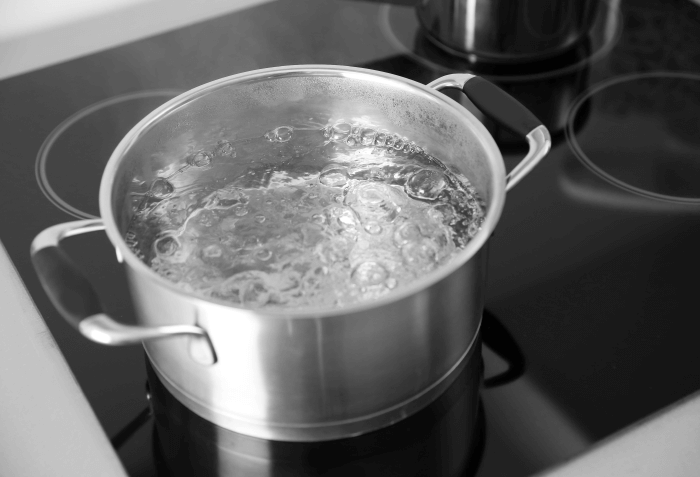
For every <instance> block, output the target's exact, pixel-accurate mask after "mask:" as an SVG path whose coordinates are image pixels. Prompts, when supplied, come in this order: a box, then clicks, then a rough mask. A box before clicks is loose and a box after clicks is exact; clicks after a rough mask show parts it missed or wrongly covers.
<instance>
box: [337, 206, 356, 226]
mask: <svg viewBox="0 0 700 477" xmlns="http://www.w3.org/2000/svg"><path fill="white" fill-rule="evenodd" d="M338 223H339V224H340V226H341V227H343V228H346V229H349V228H352V227H355V225H357V222H356V220H355V216H354V215H353V213H352V212H350V211H349V210H347V209H346V210H343V211H342V212H341V213H340V215H339V216H338Z"/></svg>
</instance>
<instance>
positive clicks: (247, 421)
mask: <svg viewBox="0 0 700 477" xmlns="http://www.w3.org/2000/svg"><path fill="white" fill-rule="evenodd" d="M444 88H459V89H462V90H463V91H464V92H465V93H466V94H467V95H468V96H469V97H470V98H471V99H472V101H473V102H474V103H475V104H477V106H478V107H480V108H481V109H482V110H483V111H485V112H486V113H487V114H490V115H492V116H493V117H495V118H496V119H498V120H500V121H501V122H503V123H504V124H507V125H510V127H511V128H513V129H514V130H515V131H517V132H520V133H521V134H523V135H524V136H526V137H527V140H528V141H529V143H530V151H529V153H528V155H527V156H526V157H525V159H523V161H522V162H521V163H520V164H519V165H518V166H517V167H516V168H515V169H514V170H513V171H512V172H511V173H510V174H508V175H506V172H505V169H504V166H503V161H502V157H501V155H500V153H499V150H498V148H497V147H496V144H495V143H494V141H493V139H492V138H491V136H489V134H488V132H487V131H486V129H485V128H484V127H483V126H482V125H481V123H479V121H477V120H476V119H475V118H474V116H472V115H471V114H470V113H469V112H468V111H467V110H466V109H464V108H462V107H461V106H460V105H459V104H457V103H456V102H454V101H452V100H451V99H449V98H448V97H447V96H445V95H443V94H441V93H440V92H439V90H441V89H444ZM363 117H364V118H371V120H372V122H373V123H374V124H375V125H377V126H380V127H381V126H384V127H387V128H389V127H390V128H391V131H392V132H396V133H398V134H401V135H405V136H408V137H410V138H412V139H413V140H415V141H416V142H417V143H418V144H420V145H421V146H423V147H425V148H426V149H427V150H428V151H429V152H430V153H432V154H434V155H436V156H437V157H440V158H443V159H444V162H445V163H446V164H447V165H448V166H449V167H451V168H454V169H455V170H457V171H460V172H462V173H464V174H466V175H467V176H468V177H469V178H470V179H471V181H472V184H473V185H474V187H475V188H476V189H477V191H478V193H479V194H480V195H481V197H482V198H483V199H484V200H485V201H486V203H487V204H488V206H487V210H486V219H485V222H484V224H483V229H482V231H481V232H480V233H479V234H477V236H476V237H475V238H474V239H473V240H472V241H471V242H470V243H469V244H468V246H467V247H466V248H465V249H464V250H462V251H461V252H460V253H459V255H458V256H457V257H456V258H455V259H454V260H453V261H451V262H450V263H449V264H447V265H445V266H444V267H442V268H439V269H438V270H435V271H432V272H430V273H426V275H425V276H424V277H422V278H421V279H420V280H417V281H416V282H415V283H412V284H410V285H408V286H406V287H404V288H400V289H398V290H396V291H394V292H392V293H391V294H389V295H386V296H385V297H382V298H380V299H377V300H375V301H371V302H366V303H361V304H357V305H353V306H347V307H344V308H318V309H313V310H304V311H300V310H288V311H270V310H266V309H256V310H253V309H243V308H237V307H235V306H231V305H229V304H227V303H225V302H221V301H217V300H215V299H208V300H206V299H202V298H200V297H198V296H195V295H193V294H189V293H187V292H185V291H183V290H182V289H180V288H178V287H177V286H175V285H174V284H172V283H171V282H169V281H167V280H166V279H164V278H162V277H160V276H159V275H158V274H157V273H155V272H153V271H152V270H151V269H150V268H149V267H148V266H147V265H145V264H144V263H143V262H142V261H141V260H139V259H138V257H137V256H136V255H134V254H133V253H132V252H131V250H130V249H129V247H128V245H127V243H126V241H125V239H124V235H125V232H126V228H127V226H128V224H129V222H130V219H131V216H132V214H133V207H132V187H133V183H134V180H138V181H141V180H146V181H149V180H154V179H155V178H156V177H157V174H156V172H154V171H158V170H162V169H163V167H164V166H167V165H172V164H170V163H172V162H174V163H178V162H182V161H184V160H185V158H186V157H187V156H188V154H191V153H192V151H197V150H201V149H207V148H210V147H213V146H214V145H215V144H216V143H217V141H218V140H219V139H220V134H229V133H230V132H231V131H235V132H236V134H239V135H240V137H246V136H247V135H251V134H258V135H259V134H261V132H262V131H265V130H267V129H271V128H274V127H277V126H280V125H292V126H294V125H295V124H296V123H297V122H299V121H307V120H309V118H311V120H312V121H322V122H326V121H328V120H329V119H330V120H333V119H339V118H344V119H346V120H353V119H355V118H363ZM549 147H550V139H549V133H548V132H547V130H546V129H545V128H544V126H542V125H540V124H539V121H537V119H536V118H535V117H534V116H532V115H531V114H530V113H529V112H528V111H527V110H526V109H525V108H523V107H522V106H520V105H519V103H517V102H516V101H515V100H514V99H512V98H511V97H510V96H507V95H505V93H503V92H502V91H500V90H499V89H498V88H496V87H495V86H493V85H492V84H490V83H488V82H487V81H485V80H483V79H481V78H477V77H474V76H472V75H468V74H461V75H449V76H446V77H443V78H441V79H439V80H437V81H435V82H433V83H431V84H430V85H428V86H424V85H421V84H418V83H415V82H412V81H409V80H406V79H404V78H400V77H397V76H393V75H390V74H385V73H379V72H375V71H371V70H363V69H360V68H351V67H339V66H287V67H280V68H271V69H265V70H259V71H253V72H249V73H242V74H239V75H234V76H230V77H228V78H223V79H220V80H217V81H213V82H211V83H208V84H206V85H203V86H200V87H198V88H195V89H193V90H191V91H189V92H186V93H184V94H182V95H180V96H178V97H177V98H175V99H173V100H171V101H169V102H168V103H166V104H165V105H163V106H162V107H160V108H158V109H157V110H155V111H154V112H152V113H151V114H150V115H148V116H147V117H146V118H144V119H143V120H142V121H141V122H140V123H139V124H137V125H136V126H135V127H134V128H133V129H132V130H131V131H130V132H129V133H128V134H127V135H126V137H124V139H123V140H122V141H121V142H120V143H119V145H118V146H117V148H116V149H115V151H114V153H113V154H112V157H111V158H110V160H109V162H108V164H107V166H106V168H105V171H104V175H103V177H102V183H101V186H100V214H101V216H102V219H101V220H81V221H76V222H70V223H66V224H61V225H56V226H54V227H51V228H49V229H46V230H45V231H43V232H42V233H40V234H39V235H38V236H37V237H36V239H35V240H34V242H33V244H32V259H33V262H34V266H35V268H36V270H37V273H38V274H39V277H40V279H41V281H42V284H43V286H44V288H45V290H46V291H47V293H48V295H49V297H50V298H51V300H52V301H53V303H54V304H55V306H56V307H57V308H58V309H59V310H60V312H61V313H62V315H63V316H64V317H65V318H66V319H68V320H69V321H70V322H71V323H73V325H75V326H76V327H77V328H78V329H79V330H80V332H81V333H82V334H83V335H85V336H86V337H87V338H89V339H91V340H93V341H97V342H100V343H104V344H108V345H121V344H128V343H138V342H141V341H143V343H144V347H145V349H146V352H147V354H148V357H149V359H150V361H151V363H152V365H153V368H154V369H155V372H156V373H157V375H158V376H159V378H160V380H161V381H162V382H163V383H164V385H165V386H166V387H167V389H168V390H169V391H170V392H171V393H172V394H173V395H174V396H175V397H176V398H177V399H178V400H180V401H181V402H182V403H183V404H185V405H186V406H187V407H188V408H190V409H191V410H192V411H194V412H195V413H197V414H199V415H200V416H202V417H204V418H205V419H207V420H209V421H211V422H214V423H215V424H218V425H219V426H222V427H224V428H227V429H231V430H234V431H237V432H240V433H244V434H249V435H253V436H257V437H261V438H265V439H273V440H290V441H313V440H327V439H334V438H340V437H345V436H351V435H357V434H361V433H363V432H367V431H369V430H372V429H376V428H379V427H383V426H386V425H389V424H391V423H393V422H396V421H398V420H400V419H402V418H404V417H406V416H408V415H409V414H411V413H413V412H415V411H417V410H418V409H420V408H421V407H423V406H425V405H426V404H428V403H429V402H430V401H432V400H433V399H435V397H437V396H438V395H439V394H440V393H441V392H442V391H443V390H444V389H446V387H447V386H448V385H449V384H450V382H451V380H452V379H454V376H455V375H456V373H457V372H458V371H459V370H461V369H462V368H463V367H464V365H465V363H466V362H467V361H468V359H469V357H470V356H471V355H472V354H474V353H475V348H476V345H475V344H474V343H476V342H478V337H479V326H480V322H481V314H482V310H483V301H484V272H485V265H486V251H485V248H486V247H485V245H486V243H487V239H488V238H489V236H490V234H491V232H492V231H493V229H494V227H495V226H496V223H497V222H498V219H499V216H500V214H501V210H502V208H503V204H504V201H505V193H506V190H508V189H509V188H511V187H513V186H514V185H515V184H516V183H517V182H518V181H519V180H520V179H521V178H522V177H523V176H525V175H526V174H527V173H528V171H529V170H530V169H531V168H532V167H534V166H535V164H537V162H538V161H539V160H540V159H541V158H542V157H543V156H544V155H545V154H546V153H547V151H548V149H549ZM102 229H105V230H106V232H107V235H108V237H109V239H110V241H111V242H112V244H113V245H114V247H115V248H116V251H117V256H118V258H119V261H120V262H122V263H123V264H124V266H125V268H126V271H127V276H128V281H129V285H130V290H131V293H132V297H133V300H134V304H135V309H136V312H137V318H138V323H139V324H138V325H137V326H128V325H123V324H119V323H117V322H116V321H114V320H113V319H111V318H110V317H109V316H108V315H106V314H105V313H104V311H103V310H102V308H101V306H100V304H99V299H98V298H97V296H96V294H95V292H94V291H93V290H92V287H91V285H90V282H89V281H88V280H87V279H86V278H85V277H83V275H82V274H81V272H80V271H79V270H78V269H77V268H76V267H75V266H74V265H73V264H72V263H71V261H70V260H69V259H68V257H66V256H65V254H64V253H63V252H62V251H61V250H60V248H59V243H60V241H61V240H62V239H64V238H67V237H70V236H72V235H76V234H80V233H84V232H89V231H93V230H102ZM476 385H478V383H475V386H476Z"/></svg>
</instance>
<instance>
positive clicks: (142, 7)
mask: <svg viewBox="0 0 700 477" xmlns="http://www.w3.org/2000/svg"><path fill="white" fill-rule="evenodd" d="M265 1H269V0H189V1H188V0H0V79H2V78H7V77H9V76H14V75H17V74H20V73H24V72H27V71H31V70H34V69H37V68H41V67H44V66H47V65H50V64H54V63H60V62H62V61H66V60H69V59H71V58H75V57H78V56H82V55H86V54H88V53H92V52H95V51H99V50H103V49H106V48H110V47H112V46H116V45H119V44H124V43H128V42H131V41H134V40H137V39H139V38H144V37H148V36H151V35H154V34H157V33H161V32H164V31H167V30H172V29H175V28H179V27H182V26H185V25H190V24H193V23H196V22H199V21H202V20H206V19H209V18H213V17H216V16H220V15H224V14H226V13H230V12H233V11H236V10H240V9H242V8H246V7H250V6H252V5H255V4H258V3H263V2H265Z"/></svg>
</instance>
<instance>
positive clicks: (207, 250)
mask: <svg viewBox="0 0 700 477" xmlns="http://www.w3.org/2000/svg"><path fill="white" fill-rule="evenodd" d="M223 253H224V251H223V249H222V248H221V247H220V246H218V245H216V244H212V245H207V246H206V247H204V248H203V249H202V257H204V258H219V257H221V256H222V255H223Z"/></svg>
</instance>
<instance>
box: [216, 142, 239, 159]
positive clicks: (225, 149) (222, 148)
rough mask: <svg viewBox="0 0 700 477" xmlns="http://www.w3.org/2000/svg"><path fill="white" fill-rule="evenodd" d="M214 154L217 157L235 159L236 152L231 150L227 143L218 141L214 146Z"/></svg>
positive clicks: (231, 147)
mask: <svg viewBox="0 0 700 477" xmlns="http://www.w3.org/2000/svg"><path fill="white" fill-rule="evenodd" d="M214 154H216V155H217V156H229V157H236V151H235V150H234V149H233V146H232V145H231V143H230V142H228V141H220V142H219V143H218V144H217V145H216V149H214Z"/></svg>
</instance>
